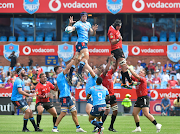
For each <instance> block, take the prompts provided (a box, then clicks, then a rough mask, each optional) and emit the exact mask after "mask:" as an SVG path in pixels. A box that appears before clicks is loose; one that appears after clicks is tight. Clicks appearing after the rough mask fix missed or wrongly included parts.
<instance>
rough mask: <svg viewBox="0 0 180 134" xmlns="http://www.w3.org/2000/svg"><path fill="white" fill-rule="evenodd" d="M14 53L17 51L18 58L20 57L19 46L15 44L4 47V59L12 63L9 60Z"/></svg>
mask: <svg viewBox="0 0 180 134" xmlns="http://www.w3.org/2000/svg"><path fill="white" fill-rule="evenodd" d="M12 51H15V55H16V57H19V45H15V44H13V43H10V44H7V45H4V51H3V53H4V57H5V58H6V59H7V60H8V61H11V59H8V57H9V56H10V55H11V53H12Z"/></svg>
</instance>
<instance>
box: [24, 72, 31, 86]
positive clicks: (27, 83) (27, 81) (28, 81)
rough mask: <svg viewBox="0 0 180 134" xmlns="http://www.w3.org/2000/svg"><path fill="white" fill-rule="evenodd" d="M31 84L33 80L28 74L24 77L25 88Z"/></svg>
mask: <svg viewBox="0 0 180 134" xmlns="http://www.w3.org/2000/svg"><path fill="white" fill-rule="evenodd" d="M30 84H31V79H29V77H28V74H25V76H24V85H25V86H30Z"/></svg>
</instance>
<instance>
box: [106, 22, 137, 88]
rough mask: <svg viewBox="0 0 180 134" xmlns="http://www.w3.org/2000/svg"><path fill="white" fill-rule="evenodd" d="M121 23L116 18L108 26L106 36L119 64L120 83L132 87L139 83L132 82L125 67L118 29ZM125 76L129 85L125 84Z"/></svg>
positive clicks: (125, 86)
mask: <svg viewBox="0 0 180 134" xmlns="http://www.w3.org/2000/svg"><path fill="white" fill-rule="evenodd" d="M121 26H122V23H121V20H119V19H116V20H115V21H114V23H113V24H112V25H111V26H110V27H109V30H108V34H107V35H108V38H109V41H110V43H111V53H112V54H114V57H115V58H116V60H117V61H118V63H119V64H120V66H121V75H122V84H121V86H122V87H124V88H128V89H132V88H131V87H130V86H133V85H138V84H140V83H137V82H133V81H132V80H131V78H130V77H129V74H128V71H127V68H126V59H125V56H124V52H123V49H122V36H121V33H120V32H119V30H120V29H121ZM125 78H127V80H128V82H129V85H126V83H125Z"/></svg>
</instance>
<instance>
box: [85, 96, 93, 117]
mask: <svg viewBox="0 0 180 134" xmlns="http://www.w3.org/2000/svg"><path fill="white" fill-rule="evenodd" d="M92 107H93V101H92V100H91V98H90V99H89V100H87V104H86V113H87V114H88V115H90V112H91V109H92Z"/></svg>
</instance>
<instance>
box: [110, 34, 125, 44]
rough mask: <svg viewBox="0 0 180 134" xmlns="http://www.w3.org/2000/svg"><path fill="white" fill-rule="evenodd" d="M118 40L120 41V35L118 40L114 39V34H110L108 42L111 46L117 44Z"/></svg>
mask: <svg viewBox="0 0 180 134" xmlns="http://www.w3.org/2000/svg"><path fill="white" fill-rule="evenodd" d="M120 40H122V36H121V35H120V36H119V39H115V33H114V32H111V33H110V42H111V44H112V45H115V44H117V43H118V42H119V41H120Z"/></svg>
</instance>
